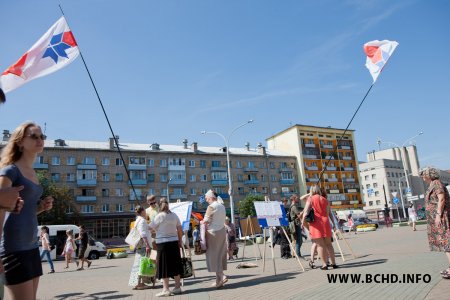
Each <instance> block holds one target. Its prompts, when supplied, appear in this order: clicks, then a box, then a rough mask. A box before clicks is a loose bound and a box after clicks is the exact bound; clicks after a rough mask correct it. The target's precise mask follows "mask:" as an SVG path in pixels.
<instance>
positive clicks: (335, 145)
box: [266, 124, 363, 210]
mask: <svg viewBox="0 0 450 300" xmlns="http://www.w3.org/2000/svg"><path fill="white" fill-rule="evenodd" d="M344 131H345V130H343V129H337V128H331V127H317V126H309V125H299V124H297V125H294V126H291V127H289V128H287V129H285V130H283V131H281V132H279V133H277V134H275V135H273V136H271V137H269V138H268V139H266V141H267V145H268V149H270V150H278V151H283V152H285V153H289V154H291V155H294V156H295V157H296V159H297V169H298V173H299V177H300V179H299V181H298V183H299V190H300V193H301V194H303V193H306V192H307V191H309V188H310V186H312V185H314V184H319V179H320V173H321V171H322V170H323V169H324V168H325V167H326V170H325V171H324V173H323V175H322V180H321V182H320V185H321V186H322V187H323V188H325V189H326V191H327V194H328V200H329V201H330V202H331V207H332V208H333V209H336V210H339V209H352V208H355V209H356V208H362V207H363V204H362V197H361V192H360V181H359V171H358V163H357V162H358V158H357V153H356V147H355V137H354V134H353V132H354V131H353V130H347V132H346V133H345V135H344V136H343V134H344Z"/></svg>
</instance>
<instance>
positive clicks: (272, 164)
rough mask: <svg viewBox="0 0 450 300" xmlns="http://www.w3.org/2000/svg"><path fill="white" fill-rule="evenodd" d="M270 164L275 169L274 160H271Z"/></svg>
mask: <svg viewBox="0 0 450 300" xmlns="http://www.w3.org/2000/svg"><path fill="white" fill-rule="evenodd" d="M269 166H270V168H271V169H275V163H274V162H273V161H271V162H270V163H269Z"/></svg>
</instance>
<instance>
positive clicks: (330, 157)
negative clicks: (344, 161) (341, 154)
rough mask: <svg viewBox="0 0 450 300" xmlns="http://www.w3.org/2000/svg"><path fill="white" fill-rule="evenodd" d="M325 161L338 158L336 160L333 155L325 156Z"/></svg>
mask: <svg viewBox="0 0 450 300" xmlns="http://www.w3.org/2000/svg"><path fill="white" fill-rule="evenodd" d="M323 159H325V160H328V159H336V158H334V156H332V155H325V156H324V157H323Z"/></svg>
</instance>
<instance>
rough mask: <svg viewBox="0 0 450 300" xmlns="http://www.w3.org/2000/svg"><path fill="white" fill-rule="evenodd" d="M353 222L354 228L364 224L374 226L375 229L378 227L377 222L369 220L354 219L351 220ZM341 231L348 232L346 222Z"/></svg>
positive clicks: (348, 228)
mask: <svg viewBox="0 0 450 300" xmlns="http://www.w3.org/2000/svg"><path fill="white" fill-rule="evenodd" d="M353 222H354V224H355V226H358V225H365V224H375V228H377V229H378V226H379V224H378V222H377V221H373V220H371V219H369V218H356V219H354V220H353ZM342 229H343V230H344V231H349V230H350V227H349V226H348V222H345V223H344V226H343V227H342Z"/></svg>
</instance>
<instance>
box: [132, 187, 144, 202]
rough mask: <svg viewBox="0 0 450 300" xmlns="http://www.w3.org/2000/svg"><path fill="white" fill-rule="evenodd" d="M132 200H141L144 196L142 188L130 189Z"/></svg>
mask: <svg viewBox="0 0 450 300" xmlns="http://www.w3.org/2000/svg"><path fill="white" fill-rule="evenodd" d="M129 195H130V200H139V199H141V196H142V190H141V189H134V190H133V189H130V190H129Z"/></svg>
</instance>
